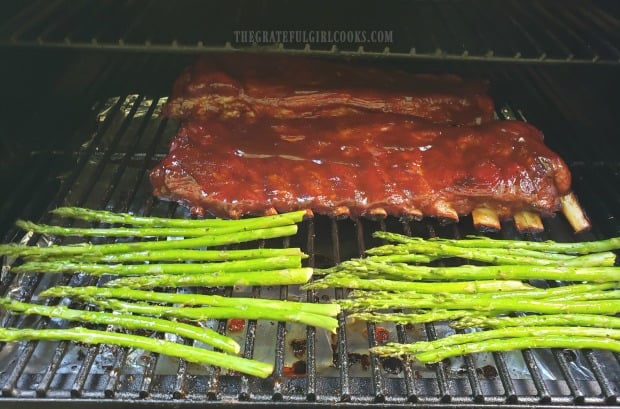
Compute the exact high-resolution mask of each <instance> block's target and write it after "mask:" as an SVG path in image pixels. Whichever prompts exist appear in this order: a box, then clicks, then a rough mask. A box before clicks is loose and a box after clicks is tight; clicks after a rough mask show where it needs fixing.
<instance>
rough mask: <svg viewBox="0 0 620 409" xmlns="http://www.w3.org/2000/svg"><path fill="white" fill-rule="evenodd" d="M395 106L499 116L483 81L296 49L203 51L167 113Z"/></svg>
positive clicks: (439, 119) (297, 113)
mask: <svg viewBox="0 0 620 409" xmlns="http://www.w3.org/2000/svg"><path fill="white" fill-rule="evenodd" d="M370 111H374V112H389V113H397V114H405V115H410V116H415V117H418V118H425V119H428V120H430V121H432V122H436V123H450V124H471V123H477V122H483V121H489V120H491V119H492V118H493V101H492V100H491V98H490V97H489V96H488V95H487V94H486V84H485V83H483V82H482V81H466V80H463V79H462V78H460V77H458V76H456V75H432V74H412V73H408V72H405V71H402V70H395V69H385V68H384V69H379V68H376V67H371V66H360V65H358V64H354V63H336V62H333V61H327V60H320V59H311V58H305V57H295V56H274V55H269V56H265V55H243V54H241V55H232V54H225V55H218V54H210V55H208V56H205V57H202V58H200V59H199V60H198V61H196V63H195V64H194V65H193V66H191V67H189V68H187V69H186V70H185V71H184V72H183V73H182V74H181V75H180V76H179V78H178V79H177V80H176V81H175V83H174V87H173V92H172V95H171V97H170V99H169V103H168V104H167V106H166V113H167V114H168V115H169V116H170V117H172V118H177V119H184V120H205V119H211V118H220V119H230V118H245V119H254V118H258V117H274V118H318V117H324V116H340V115H348V114H356V113H357V114H359V113H366V112H370Z"/></svg>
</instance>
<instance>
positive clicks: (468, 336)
mask: <svg viewBox="0 0 620 409" xmlns="http://www.w3.org/2000/svg"><path fill="white" fill-rule="evenodd" d="M554 336H563V337H572V336H575V337H584V338H608V339H614V340H618V339H620V330H617V329H608V328H596V327H547V326H544V327H542V326H541V327H508V328H499V329H492V330H488V331H476V332H468V333H465V334H454V335H450V336H447V337H444V338H439V339H436V340H434V341H419V342H414V343H412V344H409V345H407V347H406V348H407V354H417V353H420V352H425V351H433V350H440V349H443V348H448V347H452V346H455V345H465V344H472V343H478V342H482V341H488V340H500V339H510V338H525V337H554ZM400 349H401V348H400V347H399V346H397V345H390V344H387V345H385V347H384V348H383V347H382V346H378V347H376V349H375V348H373V352H377V353H378V354H379V355H384V354H385V353H386V352H388V351H390V352H388V353H387V355H391V354H393V353H394V352H396V351H398V350H400Z"/></svg>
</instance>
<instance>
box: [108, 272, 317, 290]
mask: <svg viewBox="0 0 620 409" xmlns="http://www.w3.org/2000/svg"><path fill="white" fill-rule="evenodd" d="M310 277H312V269H311V268H288V269H283V270H270V271H245V272H236V273H230V274H220V273H217V272H216V273H204V274H178V275H153V276H138V277H123V278H119V279H116V280H112V281H109V282H108V283H106V286H108V287H124V288H134V289H148V288H154V287H173V288H177V287H201V286H210V287H218V286H235V285H248V286H252V285H258V286H260V285H293V284H304V283H306V282H308V280H310Z"/></svg>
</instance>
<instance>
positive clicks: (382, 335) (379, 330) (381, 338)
mask: <svg viewBox="0 0 620 409" xmlns="http://www.w3.org/2000/svg"><path fill="white" fill-rule="evenodd" d="M364 336H366V337H368V329H364ZM389 338H390V331H388V330H387V329H386V328H383V327H376V328H375V341H377V344H385V343H386V342H387V341H388V339H389Z"/></svg>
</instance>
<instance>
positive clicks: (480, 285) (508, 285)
mask: <svg viewBox="0 0 620 409" xmlns="http://www.w3.org/2000/svg"><path fill="white" fill-rule="evenodd" d="M329 287H342V288H355V289H361V290H387V291H416V292H420V293H436V292H443V293H486V292H495V291H518V290H529V289H532V288H533V287H532V286H530V285H528V284H525V283H523V282H522V281H511V280H502V281H498V280H480V281H459V282H449V283H420V282H409V281H394V280H385V279H369V280H368V279H361V278H359V277H357V276H355V275H352V274H330V275H328V276H326V277H325V278H322V279H320V280H316V281H313V282H312V283H308V284H306V285H304V286H302V289H304V290H317V289H323V288H329Z"/></svg>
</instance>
